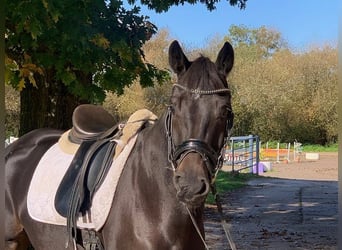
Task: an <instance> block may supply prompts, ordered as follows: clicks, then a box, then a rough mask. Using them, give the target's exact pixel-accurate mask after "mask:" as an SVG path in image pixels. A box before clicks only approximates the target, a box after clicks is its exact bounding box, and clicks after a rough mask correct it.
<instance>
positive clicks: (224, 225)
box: [211, 183, 236, 250]
mask: <svg viewBox="0 0 342 250" xmlns="http://www.w3.org/2000/svg"><path fill="white" fill-rule="evenodd" d="M211 191H212V193H213V195H214V198H215V202H216V206H217V210H218V212H219V214H220V217H221V225H222V228H223V230H224V233H225V234H226V238H227V240H228V243H229V246H230V248H231V249H232V250H236V246H235V243H234V241H233V237H232V235H231V234H230V231H229V228H230V227H231V226H230V225H229V224H228V223H227V221H226V220H225V218H224V216H223V210H222V205H221V199H220V196H219V194H218V193H217V190H216V185H215V184H214V183H213V184H212V186H211Z"/></svg>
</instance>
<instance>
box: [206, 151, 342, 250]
mask: <svg viewBox="0 0 342 250" xmlns="http://www.w3.org/2000/svg"><path fill="white" fill-rule="evenodd" d="M337 158H338V156H337V153H321V154H320V159H319V160H317V161H302V162H299V163H298V162H295V163H294V162H292V163H288V164H285V163H279V164H273V165H272V169H271V171H268V172H266V173H263V174H261V176H262V178H254V179H252V180H251V181H250V182H249V183H248V185H247V186H246V187H244V188H241V189H239V190H235V191H234V192H231V193H225V194H221V197H222V203H223V210H224V216H225V219H226V220H227V221H228V224H227V225H228V227H229V232H230V233H231V235H232V238H233V241H234V243H235V245H236V248H237V249H277V250H281V249H284V250H286V249H337V227H338V225H337V221H338V217H337V206H338V204H337V203H338V201H337V200H338V198H337V196H338V182H337V179H338V166H337ZM205 221H206V223H205V230H206V240H207V243H208V246H209V247H210V249H217V250H221V249H230V247H229V244H228V241H227V239H226V237H225V234H224V231H223V229H222V225H221V222H220V216H219V214H218V212H217V210H216V207H215V206H207V207H206V210H205Z"/></svg>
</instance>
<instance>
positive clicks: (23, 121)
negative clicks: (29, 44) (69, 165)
mask: <svg viewBox="0 0 342 250" xmlns="http://www.w3.org/2000/svg"><path fill="white" fill-rule="evenodd" d="M54 74H55V72H54V70H50V71H46V75H45V76H44V77H45V78H44V77H41V76H36V77H35V79H36V84H37V86H38V87H37V88H36V87H34V86H33V85H32V84H30V83H27V84H26V85H25V88H24V89H23V90H22V91H21V92H20V103H21V105H20V129H19V136H21V135H23V134H26V133H28V132H30V131H31V130H34V129H37V128H45V127H49V128H56V129H61V130H67V129H70V128H71V127H72V114H73V111H74V109H75V108H76V107H77V106H78V105H80V104H84V103H89V101H88V100H84V99H81V98H79V97H77V96H76V95H74V94H72V93H70V92H69V90H68V88H67V86H65V85H64V84H63V83H61V82H59V81H58V82H56V81H55V80H54V79H55V77H54V76H55V75H54ZM78 76H79V77H80V79H79V80H80V81H81V82H82V83H83V84H85V85H90V84H91V81H92V79H91V74H88V75H87V74H82V73H79V74H78ZM45 82H48V83H49V84H45Z"/></svg>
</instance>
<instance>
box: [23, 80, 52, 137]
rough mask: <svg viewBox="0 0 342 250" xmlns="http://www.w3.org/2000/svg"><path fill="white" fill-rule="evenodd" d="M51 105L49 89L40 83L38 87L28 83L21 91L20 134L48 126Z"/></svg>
mask: <svg viewBox="0 0 342 250" xmlns="http://www.w3.org/2000/svg"><path fill="white" fill-rule="evenodd" d="M37 82H38V81H37ZM49 106H50V99H49V94H48V89H47V88H46V87H45V86H44V85H42V84H38V88H36V87H34V86H33V85H32V84H31V83H27V84H26V85H25V88H24V89H23V90H22V91H21V92H20V128H19V136H21V135H23V134H26V133H28V132H30V131H31V130H34V129H37V128H42V127H46V126H47V125H48V113H49Z"/></svg>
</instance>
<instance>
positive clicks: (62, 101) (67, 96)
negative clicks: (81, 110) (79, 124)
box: [54, 84, 89, 130]
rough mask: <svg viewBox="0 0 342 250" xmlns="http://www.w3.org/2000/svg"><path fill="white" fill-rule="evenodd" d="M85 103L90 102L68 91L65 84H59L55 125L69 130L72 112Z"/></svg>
mask: <svg viewBox="0 0 342 250" xmlns="http://www.w3.org/2000/svg"><path fill="white" fill-rule="evenodd" d="M84 103H89V102H88V101H86V100H81V99H80V98H79V97H77V96H75V95H73V94H71V93H69V92H68V89H67V87H66V86H65V85H64V84H59V85H58V91H57V94H56V105H55V112H54V114H55V116H54V124H55V127H56V128H58V129H62V130H67V129H70V128H71V127H72V114H73V112H74V109H75V108H76V107H77V106H78V105H80V104H84Z"/></svg>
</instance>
